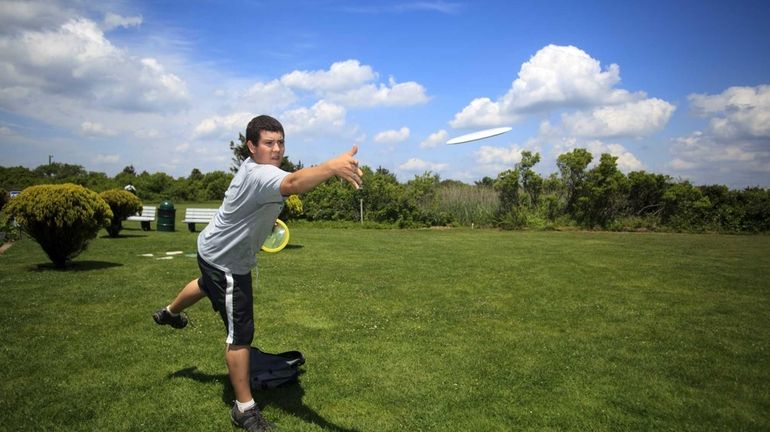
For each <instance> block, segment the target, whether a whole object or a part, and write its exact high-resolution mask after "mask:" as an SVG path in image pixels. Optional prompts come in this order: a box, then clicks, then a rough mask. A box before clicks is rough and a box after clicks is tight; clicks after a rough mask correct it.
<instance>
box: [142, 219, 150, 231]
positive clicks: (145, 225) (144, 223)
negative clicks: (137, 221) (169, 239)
mask: <svg viewBox="0 0 770 432" xmlns="http://www.w3.org/2000/svg"><path fill="white" fill-rule="evenodd" d="M151 229H152V228H151V227H150V223H149V222H147V221H142V231H150V230H151Z"/></svg>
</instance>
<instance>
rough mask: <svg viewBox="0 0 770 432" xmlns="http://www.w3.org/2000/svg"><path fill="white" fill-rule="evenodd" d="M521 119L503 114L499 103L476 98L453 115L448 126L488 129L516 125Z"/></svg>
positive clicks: (510, 113)
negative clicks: (489, 127)
mask: <svg viewBox="0 0 770 432" xmlns="http://www.w3.org/2000/svg"><path fill="white" fill-rule="evenodd" d="M521 118H522V117H521V116H519V115H517V114H515V113H512V112H505V111H504V110H503V108H502V106H501V104H500V103H499V102H493V101H492V100H491V99H489V98H477V99H474V100H472V101H471V103H470V104H469V105H468V106H466V107H465V108H463V110H462V111H461V112H459V113H457V114H455V117H454V119H453V120H452V121H451V122H449V124H450V125H451V126H452V127H455V128H467V127H475V126H479V127H488V126H500V125H503V124H509V123H517V122H519V121H520V120H521Z"/></svg>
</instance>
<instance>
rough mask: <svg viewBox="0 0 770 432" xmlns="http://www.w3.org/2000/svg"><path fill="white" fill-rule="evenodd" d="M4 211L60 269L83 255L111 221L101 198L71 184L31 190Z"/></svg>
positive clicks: (26, 191)
mask: <svg viewBox="0 0 770 432" xmlns="http://www.w3.org/2000/svg"><path fill="white" fill-rule="evenodd" d="M5 210H6V212H7V213H8V214H9V215H10V216H11V217H14V218H15V219H16V222H18V223H19V225H21V227H22V229H24V231H26V232H27V233H28V234H29V235H30V237H32V238H34V239H35V240H36V241H37V242H38V244H40V246H41V247H42V248H43V251H45V253H46V255H48V258H49V259H50V260H51V261H52V262H53V263H54V265H55V266H56V267H59V268H64V267H66V265H67V263H68V262H69V261H70V260H72V259H73V258H75V257H76V256H78V255H79V254H80V253H81V252H83V251H84V250H85V249H86V247H87V246H88V242H89V241H90V240H91V239H93V238H94V237H96V234H97V233H98V232H99V229H100V228H101V227H103V226H107V225H109V223H110V219H111V218H112V211H111V210H110V206H108V205H107V203H106V202H104V200H103V199H101V198H100V197H99V194H97V193H96V192H93V191H91V190H88V189H86V188H84V187H82V186H78V185H75V184H71V183H66V184H60V185H38V186H31V187H28V188H27V189H24V190H23V191H22V192H21V194H19V196H17V197H16V198H14V199H13V200H11V202H9V203H8V205H7V206H6V209H5Z"/></svg>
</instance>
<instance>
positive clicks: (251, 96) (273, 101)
mask: <svg viewBox="0 0 770 432" xmlns="http://www.w3.org/2000/svg"><path fill="white" fill-rule="evenodd" d="M243 99H244V100H245V101H246V102H247V103H248V105H249V107H250V109H251V110H253V111H254V112H262V111H271V110H275V109H281V108H285V107H287V106H289V105H291V104H292V103H294V102H295V101H296V100H297V97H296V96H295V95H294V93H293V92H292V91H291V89H290V88H288V87H286V86H285V85H284V84H283V83H282V82H281V81H280V80H277V79H276V80H272V81H270V82H267V83H262V82H257V83H255V84H254V85H252V86H251V87H250V88H249V89H248V90H247V91H246V92H245V94H244V95H243Z"/></svg>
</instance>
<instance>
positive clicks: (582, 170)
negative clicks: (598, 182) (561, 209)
mask: <svg viewBox="0 0 770 432" xmlns="http://www.w3.org/2000/svg"><path fill="white" fill-rule="evenodd" d="M592 160H593V156H592V155H591V153H589V152H588V150H586V149H582V148H577V149H574V150H572V151H571V152H567V153H562V154H560V155H559V157H558V158H556V166H557V167H558V168H559V172H560V173H561V180H562V182H563V183H564V188H565V191H566V203H565V211H566V212H567V213H570V212H572V209H573V207H574V206H575V203H576V202H577V199H578V198H579V197H580V194H581V190H582V188H583V182H584V180H585V177H586V168H588V164H590V163H591V161H592Z"/></svg>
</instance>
